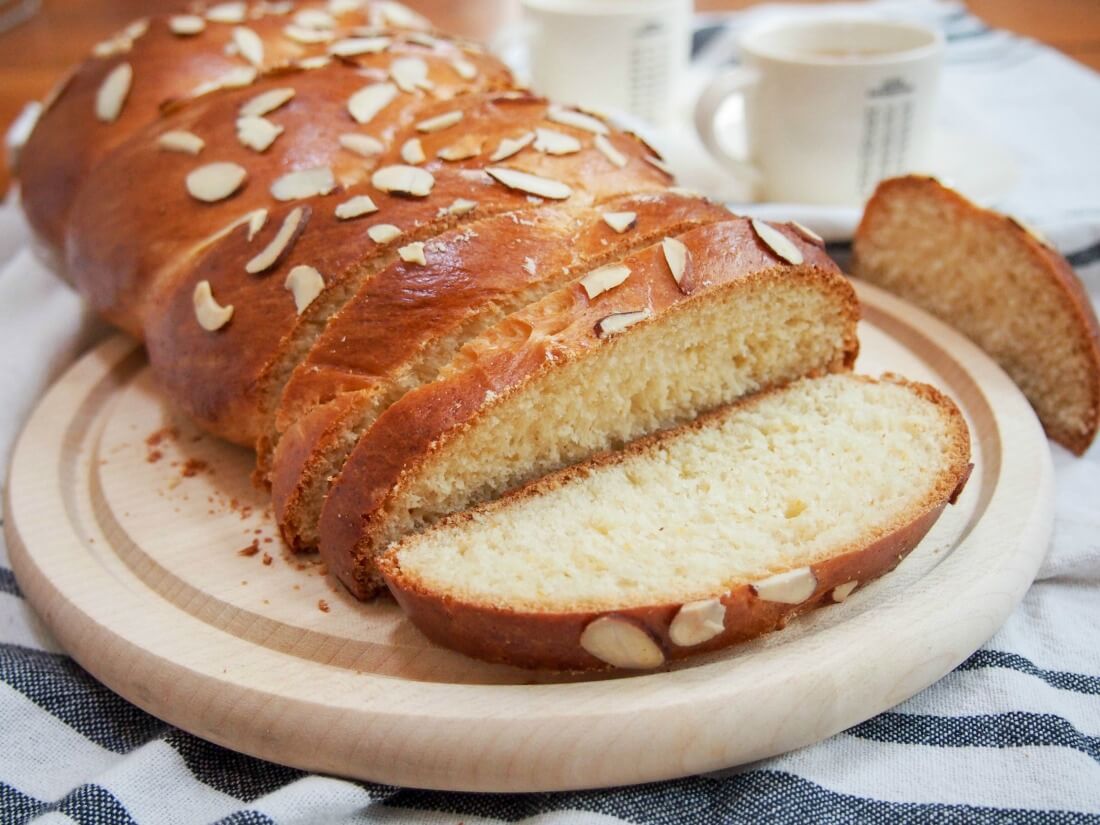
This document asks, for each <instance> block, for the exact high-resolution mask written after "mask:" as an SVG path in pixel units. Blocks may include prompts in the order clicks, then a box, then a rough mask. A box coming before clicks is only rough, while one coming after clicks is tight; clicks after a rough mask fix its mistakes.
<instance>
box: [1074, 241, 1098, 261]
mask: <svg viewBox="0 0 1100 825" xmlns="http://www.w3.org/2000/svg"><path fill="white" fill-rule="evenodd" d="M1066 260H1067V261H1069V265H1070V266H1088V265H1089V264H1093V263H1096V262H1097V261H1100V241H1097V242H1096V243H1094V244H1093V245H1092V246H1086V247H1085V248H1084V249H1078V250H1077V251H1076V252H1070V253H1069V254H1068V255H1066Z"/></svg>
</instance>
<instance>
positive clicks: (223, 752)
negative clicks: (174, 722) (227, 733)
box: [164, 728, 306, 802]
mask: <svg viewBox="0 0 1100 825" xmlns="http://www.w3.org/2000/svg"><path fill="white" fill-rule="evenodd" d="M164 741H165V742H167V743H168V744H169V745H170V746H171V747H172V748H173V749H174V750H175V751H176V753H178V754H179V755H180V758H181V759H183V761H184V763H185V764H186V765H187V768H188V770H190V771H191V773H192V774H194V776H195V778H196V779H197V780H199V781H200V782H202V783H203V784H205V785H209V786H210V787H211V788H214V789H215V790H218V791H221V792H222V793H224V794H228V795H229V796H232V797H233V798H234V799H239V800H241V801H242V802H252V801H253V800H255V799H258V798H259V797H261V796H264V795H265V794H269V793H274V792H275V791H277V790H279V788H282V787H283V786H284V785H289V784H290V783H291V782H294V781H296V780H298V779H301V778H302V777H303V776H305V775H306V773H305V771H300V770H298V769H296V768H287V767H284V766H283V765H276V764H275V763H274V762H264V761H263V760H262V759H256V758H255V757H253V756H246V755H245V754H243V753H237V752H236V751H231V750H229V749H227V748H223V747H221V746H220V745H215V744H213V743H211V742H207V741H205V740H203V739H199V738H198V737H196V736H192V735H191V734H189V733H184V732H183V731H181V730H178V729H175V728H173V729H171V730H170V731H169V732H168V734H167V735H166V736H165V737H164Z"/></svg>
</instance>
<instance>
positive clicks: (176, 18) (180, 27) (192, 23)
mask: <svg viewBox="0 0 1100 825" xmlns="http://www.w3.org/2000/svg"><path fill="white" fill-rule="evenodd" d="M205 28H206V21H205V20H203V19H202V18H201V17H199V16H198V15H197V14H175V15H173V16H172V17H169V18H168V29H169V31H171V32H172V34H175V35H178V36H180V37H191V36H193V35H196V34H199V33H201V32H202V31H203V29H205Z"/></svg>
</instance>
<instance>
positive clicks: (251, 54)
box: [233, 26, 264, 69]
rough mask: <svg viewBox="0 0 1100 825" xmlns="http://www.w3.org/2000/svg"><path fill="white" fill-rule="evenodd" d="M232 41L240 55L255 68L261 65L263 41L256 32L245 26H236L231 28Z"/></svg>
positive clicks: (262, 63) (262, 60) (262, 61)
mask: <svg viewBox="0 0 1100 825" xmlns="http://www.w3.org/2000/svg"><path fill="white" fill-rule="evenodd" d="M233 43H234V44H235V45H236V46H237V50H238V51H239V52H240V55H241V57H243V58H244V59H245V60H247V61H248V62H249V63H251V64H252V65H253V66H255V67H256V68H257V69H259V68H262V67H263V65H264V41H262V40H261V39H260V36H259V35H258V34H256V32H254V31H252V29H250V28H248V27H246V26H237V27H236V28H235V29H233Z"/></svg>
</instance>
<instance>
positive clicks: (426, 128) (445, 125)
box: [416, 109, 462, 133]
mask: <svg viewBox="0 0 1100 825" xmlns="http://www.w3.org/2000/svg"><path fill="white" fill-rule="evenodd" d="M460 120H462V112H460V111H458V110H457V109H456V110H455V111H453V112H444V113H443V114H441V115H436V116H435V117H430V118H428V119H427V120H422V121H420V122H419V123H418V124H416V131H418V132H424V133H429V132H441V131H443V130H444V129H449V128H450V127H451V126H454V125H455V124H456V123H458V122H459V121H460Z"/></svg>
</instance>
